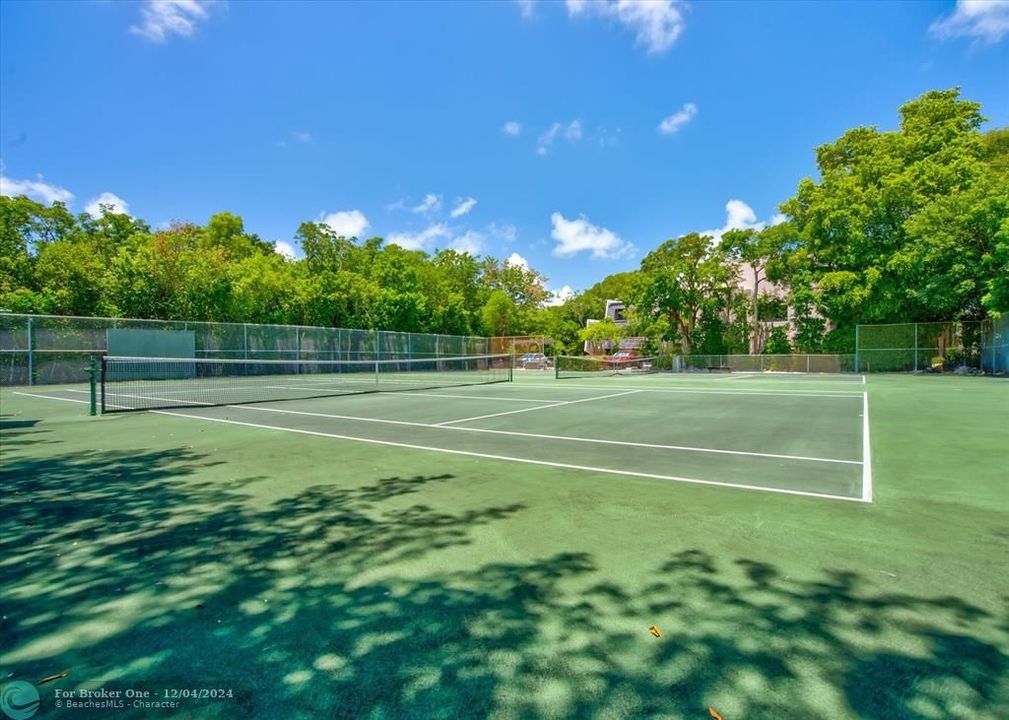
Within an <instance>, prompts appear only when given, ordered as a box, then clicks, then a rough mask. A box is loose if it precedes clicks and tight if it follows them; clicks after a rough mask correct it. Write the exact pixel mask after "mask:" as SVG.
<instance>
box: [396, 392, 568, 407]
mask: <svg viewBox="0 0 1009 720" xmlns="http://www.w3.org/2000/svg"><path fill="white" fill-rule="evenodd" d="M379 395H404V396H406V397H436V398H451V399H453V400H454V399H455V398H462V399H463V400H484V401H487V400H493V401H497V400H500V401H501V402H524V403H540V404H542V403H544V402H552V401H550V400H543V399H542V398H537V399H533V398H509V397H495V396H493V395H449V394H448V393H429V392H396V391H394V390H387V391H385V392H382V393H379Z"/></svg>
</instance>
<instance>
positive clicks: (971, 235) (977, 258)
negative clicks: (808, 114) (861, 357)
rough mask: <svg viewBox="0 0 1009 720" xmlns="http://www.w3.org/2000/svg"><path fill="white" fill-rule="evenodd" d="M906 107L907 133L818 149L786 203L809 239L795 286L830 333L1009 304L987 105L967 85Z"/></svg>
mask: <svg viewBox="0 0 1009 720" xmlns="http://www.w3.org/2000/svg"><path fill="white" fill-rule="evenodd" d="M900 114H901V124H900V128H899V130H897V131H892V132H880V131H879V130H877V129H876V128H856V129H853V130H849V131H848V132H846V133H845V134H844V135H843V136H842V137H841V138H840V139H838V140H837V141H836V142H834V143H832V144H828V145H824V146H821V147H820V148H818V149H817V165H818V167H819V169H820V174H821V178H820V180H819V181H818V182H814V181H813V180H810V179H806V180H803V181H802V182H801V183H800V184H799V188H798V191H797V193H796V195H795V197H793V198H792V199H790V200H789V201H787V202H786V203H784V204H783V205H782V206H781V208H782V210H783V211H784V212H785V213H787V214H788V215H790V216H791V217H792V218H793V220H794V223H795V227H796V229H797V230H798V233H799V238H800V243H799V247H798V248H797V249H796V252H795V254H796V255H797V257H798V258H800V259H801V262H794V261H793V262H792V263H791V265H792V270H793V271H794V270H799V272H795V273H794V274H793V283H792V287H793V291H794V289H795V288H796V283H797V281H799V280H802V281H803V282H805V284H806V289H807V293H806V294H807V298H804V299H811V300H812V303H813V304H814V305H815V307H816V309H817V310H818V311H819V314H820V315H822V316H825V317H826V318H828V319H829V320H830V321H831V322H832V323H833V325H834V326H835V327H834V330H832V331H831V333H830V334H829V335H828V341H829V340H830V337H831V336H833V337H845V338H849V339H850V338H851V337H852V336H853V328H854V325H855V324H856V323H859V322H864V323H865V322H901V321H928V320H949V319H958V318H959V319H979V318H981V317H983V316H984V315H985V312H986V310H987V311H989V312H992V311H994V310H995V307H996V306H997V305H998V304H999V303H1000V302H1002V300H1000V297H1001V295H1000V291H999V290H998V289H997V288H999V287H1000V281H999V278H1000V277H1001V276H1003V275H1004V272H1003V271H1004V268H1005V262H1004V259H1001V258H1003V257H1004V256H1003V255H1001V254H1000V252H1001V251H1000V248H999V242H1000V241H999V238H1000V236H1001V233H1002V222H1003V220H1004V218H1005V217H1006V202H1007V201H1009V198H1007V192H1009V191H1007V190H1006V188H1009V174H1007V171H1006V163H1005V162H1004V160H1005V157H1006V152H1005V141H1004V139H1003V137H1002V135H1001V134H999V133H996V134H994V135H993V134H989V135H987V136H983V135H982V134H981V133H980V131H979V129H978V128H979V127H980V125H981V123H982V122H983V121H984V118H983V117H982V115H981V112H980V106H979V105H977V104H976V103H972V102H968V101H965V100H962V99H960V97H959V91H958V90H957V89H953V90H941V91H931V92H927V93H925V94H924V95H922V96H921V97H919V98H917V99H915V100H912V101H911V102H908V103H906V104H905V105H903V106H902V107H901V108H900ZM803 265H804V266H805V267H804V268H802V269H800V268H801V266H803ZM993 289H994V292H993ZM844 349H850V345H849V347H847V348H844Z"/></svg>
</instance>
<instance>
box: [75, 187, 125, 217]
mask: <svg viewBox="0 0 1009 720" xmlns="http://www.w3.org/2000/svg"><path fill="white" fill-rule="evenodd" d="M103 205H107V206H109V209H110V210H111V211H112V212H114V213H117V214H121V215H129V214H130V206H129V205H127V204H126V201H125V200H123V199H122V198H121V197H119V196H118V195H115V194H113V193H110V192H103V193H102V194H101V195H99V196H98V197H96V198H93V199H92V200H91V202H89V203H88V204H87V205H85V206H84V212H86V213H87V214H88V215H90V216H91V217H93V218H99V217H101V216H102V206H103Z"/></svg>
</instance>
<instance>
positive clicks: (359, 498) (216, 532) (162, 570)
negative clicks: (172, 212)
mask: <svg viewBox="0 0 1009 720" xmlns="http://www.w3.org/2000/svg"><path fill="white" fill-rule="evenodd" d="M12 431H17V432H19V433H21V434H20V435H19V436H18V437H19V440H20V442H21V445H18V446H15V447H13V448H12V449H11V450H9V451H5V457H4V461H3V465H2V471H0V480H2V487H3V488H4V495H3V507H2V517H3V524H2V526H0V570H2V575H3V586H4V588H3V590H4V591H3V594H2V596H0V605H2V616H3V620H2V626H0V631H2V647H0V654H2V667H3V669H4V671H5V674H6V673H11V674H12V678H17V679H28V680H38V679H40V678H42V677H45V676H48V675H52V674H54V673H57V672H60V671H63V670H70V671H71V675H70V676H69V677H68V678H65V679H63V680H59V681H56V682H54V683H52V684H49V685H44V686H43V689H42V694H43V708H44V709H45V711H46V712H45V714H44V717H74V718H80V717H89V716H88V715H87V714H85V713H81V712H80V711H74V712H70V711H64V712H63V713H62V714H61V713H60V711H56V710H53V709H52V704H51V703H52V691H53V689H54V688H56V687H61V688H64V689H67V688H71V687H78V686H79V685H81V684H82V683H83V684H89V685H91V686H93V687H97V686H102V685H105V686H113V685H115V686H117V687H126V686H133V687H136V686H143V687H146V688H150V689H159V688H163V687H210V688H231V689H233V690H234V692H235V694H236V698H235V699H233V700H232V701H230V702H227V703H211V702H207V703H200V704H191V705H187V706H185V707H186V708H187V709H186V711H185V713H183V714H181V716H185V717H196V718H212V717H229V718H231V717H235V718H237V717H243V718H245V717H254V718H277V717H285V718H316V717H329V718H478V717H499V718H512V717H516V718H540V717H543V718H546V717H565V718H567V717H570V718H589V717H593V718H595V717H617V718H644V717H658V716H662V717H667V718H704V717H708V714H707V708H708V707H709V706H714V707H715V708H717V709H718V710H719V712H720V713H721V714H722V716H723V717H724V718H725V719H726V720H736V719H737V718H747V719H748V720H752V719H753V718H776V719H777V718H793V717H794V718H842V717H852V718H870V719H876V718H878V719H880V720H882V719H884V718H885V719H887V720H895V719H896V720H899V719H911V718H914V719H919V718H959V717H963V718H967V717H970V718H994V717H996V714H997V712H998V708H999V707H1005V702H1006V701H1007V699H1009V685H1007V682H1009V681H1007V677H1009V657H1007V654H1006V652H1007V651H1006V648H1007V647H1009V619H1007V617H994V616H993V615H991V614H990V613H988V612H987V611H985V610H982V609H980V608H978V607H975V606H973V605H971V604H970V603H969V602H965V601H963V600H960V599H957V598H954V597H952V596H950V597H916V596H913V595H908V594H901V593H899V592H897V593H881V592H879V590H878V585H876V584H874V583H872V582H870V581H869V580H868V579H867V578H865V577H864V576H862V575H860V574H857V573H853V572H848V571H842V570H827V571H825V572H823V573H822V576H820V577H816V578H791V577H789V575H788V574H787V572H786V571H785V570H784V569H783V568H779V567H776V566H775V565H771V564H768V563H765V562H759V561H756V560H753V559H747V558H738V559H735V560H731V561H730V560H726V559H724V558H722V559H720V558H716V557H713V556H712V555H710V554H708V553H706V552H704V551H701V550H698V549H694V548H685V549H680V550H672V551H670V553H669V554H668V555H667V556H666V557H663V558H656V559H655V561H654V562H653V563H652V565H653V566H652V567H650V568H648V569H649V570H650V571H651V572H650V574H649V575H647V576H646V577H649V578H651V579H650V580H647V581H645V582H643V583H640V584H639V585H637V586H635V587H625V586H623V585H619V584H616V583H614V582H613V581H612V580H611V579H609V578H607V577H604V576H603V575H602V573H601V572H600V570H599V569H598V568H597V565H596V562H595V561H594V558H593V555H592V554H591V553H589V552H584V551H581V550H580V549H579V547H578V546H579V544H581V543H584V539H580V538H578V537H572V538H571V539H570V543H571V547H569V548H556V549H555V551H553V552H548V553H546V554H544V556H543V557H538V558H530V559H529V560H528V561H527V562H521V563H511V562H499V563H494V562H491V563H484V564H481V565H480V566H479V567H476V568H469V567H465V564H464V563H460V564H458V565H459V566H458V568H457V569H455V570H445V569H441V570H438V571H430V570H429V569H428V568H430V567H432V566H434V565H436V564H437V563H436V561H437V560H438V559H439V558H440V557H442V554H448V553H459V552H460V551H464V550H465V549H466V548H467V546H470V545H471V544H473V543H475V542H476V539H475V537H476V535H477V533H478V530H480V529H481V528H485V527H486V526H497V525H501V524H504V523H508V522H509V521H510V520H511V519H512V518H514V517H516V516H517V515H518V514H520V513H523V512H526V511H528V510H529V509H530V508H529V507H527V506H526V505H524V504H522V503H508V504H490V505H486V506H484V507H477V508H470V509H460V510H457V511H456V510H453V511H447V510H445V509H441V508H439V507H435V506H434V505H433V504H432V503H431V502H430V499H429V497H428V493H429V492H430V490H432V489H433V488H434V486H439V485H448V486H451V485H452V484H454V483H459V484H460V485H461V484H462V483H463V482H465V480H466V479H464V478H459V477H456V476H453V475H452V474H440V475H426V476H418V477H388V478H381V479H375V480H365V481H364V482H363V484H361V485H359V486H356V487H341V486H337V485H317V486H313V487H308V488H305V489H303V490H302V491H300V492H297V493H295V494H293V495H290V496H286V497H284V498H282V499H279V500H277V501H275V502H272V503H269V504H267V505H264V506H256V505H255V504H250V503H248V502H246V501H247V500H248V499H249V495H250V493H252V492H253V491H254V488H252V485H253V484H254V483H257V482H261V481H262V478H260V477H239V478H234V479H233V480H232V481H230V482H226V483H220V482H215V483H209V482H203V481H201V480H200V472H201V470H202V469H205V468H207V467H208V466H210V465H212V464H215V461H213V460H211V459H210V458H209V457H208V456H206V455H202V454H199V453H195V452H193V451H192V450H191V449H188V448H186V447H180V448H174V449H165V450H148V451H140V452H138V453H136V454H125V453H118V452H107V451H106V452H103V451H101V450H94V451H92V452H89V453H64V454H60V453H53V452H51V451H50V452H48V453H47V454H46V455H45V456H44V458H37V457H33V456H32V455H31V453H29V452H27V450H29V449H30V443H31V442H33V439H39V440H42V439H43V438H44V423H42V424H40V425H36V426H24V427H18V428H12ZM6 437H7V434H6V430H5V434H4V439H6ZM462 556H464V553H463V555H462ZM383 567H396V568H401V567H402V568H410V569H415V571H414V572H398V571H397V572H396V573H395V574H393V575H390V576H388V577H386V578H385V579H383V580H381V581H372V582H369V581H367V580H366V579H362V574H363V573H366V572H370V571H374V570H376V569H381V568H383ZM439 567H441V568H444V567H445V565H441V566H439ZM652 623H656V624H658V625H659V626H660V628H661V630H662V637H661V638H654V637H652V636H651V635H649V634H648V632H647V627H648V626H649V625H651V624H652ZM109 716H115V717H179V716H180V713H179V711H165V712H164V714H163V715H158V714H157V712H155V711H151V710H130V709H127V710H125V711H116V712H114V713H107V714H105V715H103V714H101V713H100V712H96V713H95V714H94V715H91V716H90V717H109ZM40 717H43V715H42V714H41V713H40Z"/></svg>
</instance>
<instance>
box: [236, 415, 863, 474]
mask: <svg viewBox="0 0 1009 720" xmlns="http://www.w3.org/2000/svg"><path fill="white" fill-rule="evenodd" d="M225 407H228V408H232V409H234V410H251V411H254V412H272V413H279V414H282V415H307V416H309V417H323V418H331V419H334V420H356V421H358V422H367V423H378V424H382V425H406V426H408V427H422V428H434V429H437V430H455V431H458V432H471V433H487V434H491V435H509V436H513V437H530V438H537V439H541V440H564V441H566V442H583V443H593V444H597V445H619V446H623V447H641V448H654V449H657V450H678V451H685V452H699V453H714V454H718V455H742V456H748V457H761V458H774V459H777V460H802V461H807V462H823V463H839V464H842V465H861V464H862V462H861V461H860V460H838V459H835V458H820V457H810V456H807V455H781V454H777V453H761V452H752V451H749V450H721V449H718V448H702V447H694V446H691V445H660V444H657V443H638V442H629V441H626V440H603V439H600V438H586V437H577V436H574V435H544V434H542V433H530V432H521V431H518V430H491V429H490V428H474V427H458V426H455V425H436V424H432V423H422V422H412V421H410V420H383V419H381V418H366V417H358V416H356V415H334V414H332V413H321V412H310V411H308V410H286V409H284V408H271V407H262V406H258V405H226V406H225Z"/></svg>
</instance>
